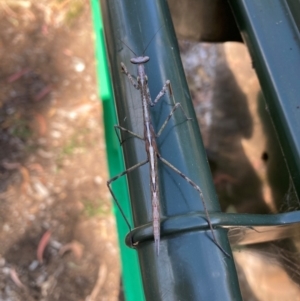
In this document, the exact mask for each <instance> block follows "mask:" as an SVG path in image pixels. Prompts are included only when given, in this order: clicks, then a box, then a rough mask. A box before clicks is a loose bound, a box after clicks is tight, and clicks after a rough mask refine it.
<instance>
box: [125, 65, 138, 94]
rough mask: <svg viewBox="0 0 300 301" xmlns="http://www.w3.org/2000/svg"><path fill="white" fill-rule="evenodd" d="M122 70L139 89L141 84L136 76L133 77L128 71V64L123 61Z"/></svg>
mask: <svg viewBox="0 0 300 301" xmlns="http://www.w3.org/2000/svg"><path fill="white" fill-rule="evenodd" d="M121 70H122V72H123V73H125V75H126V76H127V77H128V79H129V80H130V82H131V84H132V85H133V86H134V87H135V88H136V89H137V90H139V85H138V83H137V82H136V81H135V80H134V78H133V77H132V75H131V74H130V73H129V72H128V70H127V68H126V66H125V64H124V63H121Z"/></svg>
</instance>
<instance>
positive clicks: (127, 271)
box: [90, 0, 145, 301]
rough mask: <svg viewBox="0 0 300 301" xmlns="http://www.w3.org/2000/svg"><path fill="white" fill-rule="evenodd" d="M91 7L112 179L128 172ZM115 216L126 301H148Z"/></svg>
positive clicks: (95, 10) (120, 191) (97, 15)
mask: <svg viewBox="0 0 300 301" xmlns="http://www.w3.org/2000/svg"><path fill="white" fill-rule="evenodd" d="M90 3H91V10H92V19H93V27H94V35H95V54H96V69H97V82H98V95H99V97H100V99H101V100H102V105H103V121H104V129H105V140H106V154H107V161H108V170H109V175H110V176H111V177H112V176H115V175H117V174H118V173H120V172H122V171H123V170H124V161H123V155H122V152H121V147H120V145H119V141H118V139H117V137H116V134H115V132H114V125H115V124H117V116H116V111H115V106H114V100H113V92H112V86H111V80H110V73H109V68H108V63H107V57H106V48H105V42H104V34H103V24H102V17H101V7H100V4H99V1H98V0H91V2H90ZM117 182H118V183H115V184H114V185H112V187H113V190H114V192H115V193H116V194H117V195H122V196H123V197H122V200H119V201H120V204H121V206H122V208H123V211H124V212H125V214H126V216H127V217H128V219H129V221H132V216H131V210H130V205H129V204H130V202H129V195H128V189H127V182H126V179H125V178H124V179H120V180H119V181H117ZM113 212H114V215H115V218H116V221H117V230H118V239H119V246H120V256H121V266H122V281H123V288H124V295H125V299H126V300H127V301H136V300H140V301H143V300H145V297H144V290H143V285H142V279H141V273H140V268H139V263H138V257H137V254H136V251H135V250H133V249H130V248H128V247H127V246H126V245H125V240H124V238H125V236H126V234H127V232H128V228H127V225H126V223H125V222H124V220H123V217H122V215H121V213H120V212H119V210H118V208H117V207H116V206H115V205H113Z"/></svg>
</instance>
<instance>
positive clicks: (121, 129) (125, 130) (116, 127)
mask: <svg viewBox="0 0 300 301" xmlns="http://www.w3.org/2000/svg"><path fill="white" fill-rule="evenodd" d="M114 128H115V132H116V135H117V136H118V139H119V142H120V144H121V145H122V144H123V142H124V141H122V140H121V137H120V135H119V133H118V131H117V129H119V130H120V131H123V132H126V133H129V134H131V135H132V136H133V137H136V138H138V139H141V140H145V139H144V137H142V136H139V135H138V134H136V133H134V132H132V131H129V130H127V129H125V128H123V127H121V126H119V125H115V126H114Z"/></svg>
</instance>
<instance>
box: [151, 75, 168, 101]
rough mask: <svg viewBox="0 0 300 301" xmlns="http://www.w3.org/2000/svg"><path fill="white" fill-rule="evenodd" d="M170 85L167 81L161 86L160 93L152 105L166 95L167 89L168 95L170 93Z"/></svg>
mask: <svg viewBox="0 0 300 301" xmlns="http://www.w3.org/2000/svg"><path fill="white" fill-rule="evenodd" d="M170 85H171V82H170V81H169V80H167V81H166V82H165V84H164V85H163V87H162V89H161V91H160V92H159V93H158V95H157V96H156V98H155V99H154V101H153V104H152V105H155V104H156V103H157V102H158V101H159V100H160V99H161V98H162V97H163V96H164V95H165V94H166V92H167V89H169V91H170V93H172V90H170Z"/></svg>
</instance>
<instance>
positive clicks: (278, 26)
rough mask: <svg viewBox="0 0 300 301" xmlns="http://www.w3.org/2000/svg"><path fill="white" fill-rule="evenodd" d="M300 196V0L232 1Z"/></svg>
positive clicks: (232, 6) (299, 196) (230, 1)
mask: <svg viewBox="0 0 300 301" xmlns="http://www.w3.org/2000/svg"><path fill="white" fill-rule="evenodd" d="M229 3H230V5H231V8H232V10H233V12H234V16H235V18H236V21H237V24H238V26H239V28H240V31H241V33H242V36H243V39H244V41H245V43H246V44H247V46H248V49H249V51H250V54H251V57H252V61H253V66H254V68H255V70H256V72H257V75H258V78H259V81H260V84H261V88H262V91H263V94H264V97H265V99H266V103H267V106H266V108H267V110H268V112H269V113H270V116H271V118H272V121H273V124H274V126H275V129H276V132H277V135H278V138H279V142H280V145H281V148H282V151H283V154H284V158H285V160H286V162H287V165H288V168H289V172H290V176H291V179H292V181H293V184H294V187H295V190H296V193H297V195H298V199H299V198H300V130H299V129H300V101H299V95H300V85H299V70H300V34H299V24H300V14H299V11H300V2H299V1H290V0H277V1H256V0H255V1H253V0H229Z"/></svg>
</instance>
